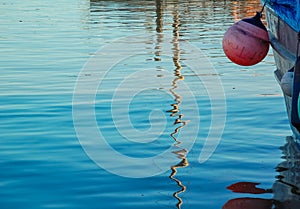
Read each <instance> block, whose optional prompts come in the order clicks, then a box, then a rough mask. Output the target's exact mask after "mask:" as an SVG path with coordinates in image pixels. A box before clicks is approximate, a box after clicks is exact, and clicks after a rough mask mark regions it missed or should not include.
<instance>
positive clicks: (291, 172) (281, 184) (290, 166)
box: [222, 136, 300, 209]
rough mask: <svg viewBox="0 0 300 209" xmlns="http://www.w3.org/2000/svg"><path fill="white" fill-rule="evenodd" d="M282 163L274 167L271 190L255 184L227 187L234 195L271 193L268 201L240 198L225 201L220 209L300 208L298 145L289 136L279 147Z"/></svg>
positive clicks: (299, 147) (239, 184)
mask: <svg viewBox="0 0 300 209" xmlns="http://www.w3.org/2000/svg"><path fill="white" fill-rule="evenodd" d="M280 149H281V150H282V154H283V156H282V159H284V161H283V162H281V163H279V164H278V165H277V166H276V168H275V169H276V171H277V172H278V175H277V176H276V179H277V180H276V181H275V182H274V184H273V186H272V188H260V187H259V183H256V182H238V183H235V184H232V185H230V186H228V187H227V189H229V190H231V191H232V192H235V193H246V194H264V193H272V194H273V197H272V198H270V199H265V198H254V197H241V198H235V199H231V200H229V201H227V202H226V203H225V204H224V205H223V207H222V209H250V208H251V209H298V208H300V190H299V188H300V144H299V143H298V142H296V141H295V139H294V138H293V137H291V136H287V137H286V144H285V145H284V146H282V147H280Z"/></svg>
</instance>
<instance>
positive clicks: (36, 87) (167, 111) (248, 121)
mask: <svg viewBox="0 0 300 209" xmlns="http://www.w3.org/2000/svg"><path fill="white" fill-rule="evenodd" d="M260 8H261V5H260V3H259V0H257V1H250V0H249V1H241V2H239V1H238V2H236V1H197V0H192V1H181V0H178V1H159V0H157V1H146V0H145V1H144V0H143V1H141V0H139V1H137V0H133V1H120V0H118V1H113V0H112V1H87V0H76V1H72V2H71V1H67V0H60V1H56V0H55V1H37V0H32V1H3V2H1V3H0V19H1V21H0V30H1V33H0V47H1V51H0V55H1V56H0V68H1V76H0V104H1V105H0V115H1V120H0V130H1V132H0V167H1V172H0V186H1V190H0V208H1V209H19V208H30V209H40V208H64V209H65V208H70V209H71V208H72V209H76V208H80V209H81V208H86V209H94V208H95V209H96V208H97V209H99V208H103V209H104V208H105V209H115V208H131V209H133V208H139V209H141V208H145V209H146V208H147V209H149V208H207V209H209V208H212V209H213V208H214V209H215V208H222V207H223V205H225V203H226V202H227V201H229V200H231V199H234V198H242V197H254V198H256V197H259V198H266V199H270V198H272V197H273V194H271V193H266V194H259V195H258V194H238V193H233V192H231V191H229V190H227V189H226V187H227V186H229V185H230V184H233V183H237V182H244V181H247V182H258V183H261V185H259V187H261V188H265V189H268V188H271V187H272V185H273V184H274V182H275V181H276V177H275V176H276V175H277V172H276V170H275V169H274V168H275V167H276V166H277V165H278V164H279V163H281V162H282V161H283V159H281V155H282V153H281V152H282V151H281V150H280V149H279V147H281V146H283V145H284V144H285V138H286V136H289V135H291V134H292V133H291V130H290V128H289V124H288V120H287V116H286V112H285V105H284V100H283V96H282V93H281V90H280V87H279V86H278V84H277V83H276V81H275V79H274V77H273V71H274V69H275V63H274V60H273V56H272V51H271V50H270V52H269V54H268V56H267V57H266V58H265V59H264V60H263V61H262V62H261V63H259V64H257V65H255V66H251V67H241V66H238V65H235V64H233V63H231V62H230V61H229V60H228V59H227V58H226V57H225V55H224V54H223V51H222V46H221V42H222V36H223V34H224V32H225V31H226V29H227V28H228V27H230V26H231V25H232V24H233V22H234V21H237V20H238V19H241V18H243V17H249V16H251V15H253V14H255V11H257V10H259V9H260ZM132 35H138V36H139V37H142V38H139V39H133V40H136V42H137V43H136V44H137V45H138V44H144V45H145V50H144V51H142V52H141V51H137V53H136V54H133V55H132V56H128V57H124V58H123V59H120V60H119V62H117V63H113V65H112V68H111V69H109V70H108V69H103V68H101V66H106V65H105V63H106V62H108V63H109V62H110V61H111V60H110V59H105V60H104V61H103V62H96V63H95V66H96V67H99V71H98V72H103V71H104V70H108V73H107V74H105V76H104V78H101V79H100V78H99V74H97V71H91V73H85V71H84V69H85V67H86V63H87V62H88V60H89V59H90V58H91V57H92V56H93V55H95V54H96V55H97V54H98V56H100V57H101V56H106V55H107V54H109V53H111V56H115V57H116V56H120V55H122V53H123V52H124V51H126V50H129V49H128V48H126V46H127V45H126V42H125V43H124V44H123V45H122V46H124V48H123V47H120V48H112V49H111V50H112V51H111V52H108V51H101V49H103V48H102V47H104V46H109V44H110V43H112V42H114V43H118V40H120V39H121V40H120V42H121V41H122V40H123V41H124V40H127V39H124V38H126V37H127V36H132ZM143 37H144V39H143ZM122 38H123V39H122ZM186 42H189V43H190V44H191V45H193V46H195V47H196V48H198V49H199V50H201V51H202V53H203V55H204V56H205V57H206V60H209V62H210V63H211V66H212V67H211V68H212V69H214V71H210V72H211V73H207V72H208V71H207V66H206V65H205V66H204V65H202V64H201V62H200V61H199V68H198V69H191V67H189V66H187V64H186V62H187V61H188V60H189V59H190V57H192V56H193V54H192V53H191V52H190V51H189V50H187V49H183V48H182V46H183V44H184V43H186ZM128 44H129V43H128ZM132 46H134V45H132V42H131V45H128V47H132ZM166 46H167V47H169V48H170V49H169V51H168V50H167V52H166ZM101 53H102V54H101ZM149 69H150V70H151V69H152V70H153V74H149V71H145V70H149ZM141 72H147V73H146V74H145V75H144V76H141V74H139V73H141ZM134 73H136V74H135V75H133V74H134ZM134 76H136V77H134ZM80 78H84V81H85V82H86V86H87V89H83V91H82V92H80V94H82V95H83V96H86V95H89V94H91V92H90V91H89V89H88V87H89V84H91V83H92V82H94V81H95V79H96V80H97V79H100V80H99V86H98V87H97V88H98V89H97V94H96V95H94V97H93V98H94V101H92V102H93V104H92V105H94V106H93V107H94V111H95V120H96V122H97V124H98V127H97V128H98V129H97V130H99V131H100V132H101V133H102V136H103V137H104V138H105V140H106V141H107V143H108V144H110V146H111V147H112V148H113V149H114V150H116V151H118V152H119V153H123V154H124V155H126V156H130V157H133V158H135V159H139V160H140V159H143V158H146V157H153V156H156V155H158V154H160V153H162V152H164V151H165V150H167V149H168V148H170V147H171V148H172V149H174V152H170V153H169V156H170V157H172V159H173V158H174V159H175V161H174V162H176V163H175V164H168V163H167V162H165V161H164V159H162V162H163V163H162V164H161V165H162V168H167V169H166V170H162V172H159V173H157V175H151V176H148V177H143V176H140V177H139V178H135V177H132V178H131V177H124V176H122V174H124V175H125V173H126V171H127V170H129V171H134V172H136V173H137V174H139V173H140V174H141V173H147V167H148V168H149V169H150V168H152V167H153V164H149V165H143V166H142V168H143V170H141V168H140V167H135V166H131V164H121V163H120V162H121V161H119V159H116V158H113V157H112V156H110V155H105V153H106V152H104V151H101V150H99V153H97V152H98V151H97V150H95V152H96V153H97V156H100V157H101V158H100V160H103V161H105V162H108V163H109V164H111V167H112V168H113V169H116V170H118V172H119V174H120V175H116V174H113V173H111V172H109V171H108V170H107V169H105V168H103V167H101V166H99V165H97V164H96V163H95V162H94V159H91V158H90V156H89V155H88V154H87V153H86V152H85V150H84V149H83V146H82V144H81V143H80V141H79V138H78V135H77V132H76V131H78V130H76V124H75V123H74V115H73V114H72V111H74V106H75V107H79V108H80V107H81V106H80V105H82V104H90V101H86V100H82V103H74V100H73V96H74V89H75V87H76V84H77V82H78V80H80ZM126 78H128V79H129V80H126ZM216 78H217V79H220V81H221V82H222V88H223V91H222V92H219V91H218V92H216V93H220V95H223V96H224V98H225V101H223V100H222V97H218V98H219V99H220V101H218V100H216V104H217V106H216V107H217V109H218V108H219V109H220V110H222V109H225V110H226V115H218V114H219V113H218V111H217V112H215V113H213V110H212V105H211V98H212V96H214V95H210V92H215V91H212V90H213V89H209V88H211V86H209V87H207V86H206V85H205V84H206V83H204V81H209V80H210V79H211V82H215V81H216V80H217V79H216ZM130 79H131V80H130ZM126 82H128V83H130V82H132V83H130V85H129V84H128V83H126ZM147 82H150V84H151V85H150V86H149V88H142V87H141V86H143V85H145V83H147ZM127 84H128V86H127V87H126V85H127ZM120 85H121V87H120ZM122 85H124V86H125V87H126V88H125V87H122ZM215 85H216V88H217V85H219V84H218V83H216V84H215ZM116 89H117V90H118V91H116ZM132 90H135V91H134V92H133V93H132ZM75 93H76V92H75ZM77 93H78V92H77ZM83 98H85V97H83ZM194 101H196V106H194V105H193V104H194V103H193V102H194ZM224 102H225V103H224ZM218 104H219V106H218ZM224 104H226V106H224ZM126 105H128V106H126ZM176 105H177V106H178V107H179V108H177V109H176ZM82 107H83V110H82V115H81V116H82V124H83V125H84V124H86V126H87V127H88V126H90V124H92V121H89V120H87V121H85V119H84V118H85V112H84V107H85V106H84V105H83V106H82ZM127 107H128V108H127ZM195 107H196V108H195ZM153 110H155V111H156V112H155V111H154V112H153ZM112 111H114V112H113V113H112ZM112 114H114V115H112ZM212 114H217V117H216V118H220V119H222V118H224V117H225V119H226V122H225V125H224V126H223V127H217V129H219V130H220V132H222V129H223V128H224V132H223V135H222V137H221V138H220V142H219V144H218V146H217V148H216V150H212V151H213V154H212V156H211V157H210V158H209V159H208V160H207V161H205V162H204V163H199V154H200V152H201V151H202V148H203V146H204V143H205V140H206V139H207V136H208V135H209V131H210V130H211V129H213V128H214V125H215V122H216V121H212ZM114 116H115V117H118V118H119V120H118V125H117V126H116V120H114ZM128 121H130V123H128ZM74 124H75V125H74ZM151 125H152V126H153V130H160V128H163V129H162V130H163V131H161V132H160V131H149V130H150V129H151ZM122 133H126V134H128V135H129V136H133V137H134V136H138V137H137V138H136V140H141V143H139V142H136V141H130V139H131V138H130V137H127V138H126V137H125V136H124V135H122ZM144 133H145V134H144ZM89 134H91V135H90V136H92V137H91V140H92V138H93V133H89ZM192 136H195V137H192ZM95 137H96V135H95ZM151 139H153V141H151ZM214 139H215V140H217V138H211V139H210V140H214ZM147 140H149V141H147ZM191 140H194V143H192V147H189V148H188V147H185V145H186V143H187V144H189V143H188V142H190V141H191ZM93 143H94V142H93V141H91V142H90V144H89V145H90V146H91V147H94V144H93ZM176 151H177V152H176ZM140 161H141V160H140ZM147 162H148V161H147Z"/></svg>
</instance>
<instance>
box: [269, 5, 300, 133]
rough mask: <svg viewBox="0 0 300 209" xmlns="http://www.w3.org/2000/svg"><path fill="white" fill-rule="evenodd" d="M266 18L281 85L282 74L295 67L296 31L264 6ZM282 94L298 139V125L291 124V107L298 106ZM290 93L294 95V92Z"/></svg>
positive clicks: (291, 97) (276, 75)
mask: <svg viewBox="0 0 300 209" xmlns="http://www.w3.org/2000/svg"><path fill="white" fill-rule="evenodd" d="M266 20H267V24H268V32H269V37H270V43H271V46H272V49H273V54H274V59H275V63H276V68H277V69H276V70H275V77H276V79H277V81H278V83H279V85H281V79H282V77H283V75H284V74H285V73H286V72H287V71H289V70H290V69H292V68H293V67H295V63H296V61H297V52H298V50H299V49H297V47H299V46H298V44H297V42H298V32H296V31H295V30H293V29H292V28H291V27H290V26H289V25H288V24H287V23H285V22H284V21H283V20H282V19H280V17H278V16H277V15H276V13H275V12H274V11H273V10H272V9H271V8H269V7H267V8H266ZM294 84H295V83H294ZM293 91H294V90H293ZM283 94H284V99H285V104H286V110H287V114H288V118H289V121H290V125H291V129H292V131H293V133H294V136H295V138H297V139H300V133H299V127H298V128H297V126H296V125H293V118H294V117H295V116H294V115H295V112H293V108H294V109H295V108H296V109H297V108H298V107H295V101H294V102H293V100H295V98H293V96H289V95H287V94H286V93H285V92H284V91H283ZM292 94H293V95H294V96H295V94H294V92H293V93H292ZM297 111H298V110H297ZM297 117H298V113H297Z"/></svg>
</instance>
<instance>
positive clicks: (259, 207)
mask: <svg viewBox="0 0 300 209" xmlns="http://www.w3.org/2000/svg"><path fill="white" fill-rule="evenodd" d="M272 205H273V200H271V199H261V198H250V197H244V198H236V199H232V200H229V201H228V202H226V204H225V205H224V206H223V207H222V209H271V208H272Z"/></svg>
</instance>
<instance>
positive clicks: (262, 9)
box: [260, 0, 267, 14]
mask: <svg viewBox="0 0 300 209" xmlns="http://www.w3.org/2000/svg"><path fill="white" fill-rule="evenodd" d="M266 4H267V0H266V1H265V3H264V5H263V7H262V8H261V11H260V14H262V13H263V11H264V9H265V6H266Z"/></svg>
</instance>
